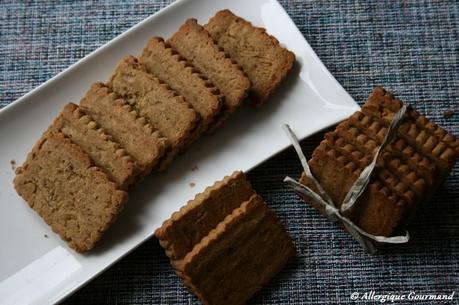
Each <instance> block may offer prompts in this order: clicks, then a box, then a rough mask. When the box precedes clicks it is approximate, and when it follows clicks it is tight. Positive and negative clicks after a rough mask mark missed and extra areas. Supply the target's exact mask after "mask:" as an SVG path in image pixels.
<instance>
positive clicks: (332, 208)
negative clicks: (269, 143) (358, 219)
mask: <svg viewBox="0 0 459 305" xmlns="http://www.w3.org/2000/svg"><path fill="white" fill-rule="evenodd" d="M406 109H407V106H406V105H405V104H402V107H401V108H400V110H399V111H398V112H397V113H396V114H395V116H394V118H393V119H392V121H391V123H390V125H389V128H388V130H387V132H386V134H385V136H384V139H383V141H382V143H381V145H380V146H379V147H378V148H377V149H376V152H375V154H374V156H373V160H372V162H371V163H370V164H369V165H368V166H366V167H365V168H364V170H363V171H362V172H361V174H360V176H359V177H358V178H357V180H356V181H355V182H354V184H353V185H352V187H351V188H350V190H349V191H348V193H347V194H346V197H345V198H344V200H343V203H342V204H341V207H340V208H339V209H338V208H337V206H336V204H335V203H334V202H333V200H332V199H331V197H330V196H329V195H328V194H327V192H326V191H325V190H324V188H323V187H322V186H321V185H320V183H319V182H318V181H317V179H316V178H315V177H314V175H313V174H312V172H311V169H310V168H309V165H308V162H307V160H306V157H305V156H304V154H303V151H302V150H301V146H300V143H299V141H298V138H297V137H296V135H295V133H294V132H293V131H292V130H291V129H290V126H289V125H287V124H284V125H283V128H284V130H285V132H286V134H287V136H288V137H289V138H290V141H291V142H292V145H293V147H294V148H295V151H296V153H297V155H298V158H299V159H300V162H301V165H302V166H303V169H304V173H305V175H306V177H307V178H308V179H309V180H310V181H311V182H312V183H313V185H314V187H315V188H316V189H317V190H318V193H317V192H315V191H313V190H312V189H311V188H309V187H308V186H306V185H303V184H302V183H300V182H298V181H296V180H294V179H292V178H290V177H289V176H287V177H285V179H284V182H286V183H288V184H290V185H291V186H292V187H293V189H294V190H295V191H297V192H300V193H302V194H304V195H306V196H308V198H309V199H310V200H312V201H314V203H316V204H318V205H320V206H322V207H324V208H325V214H326V215H327V217H328V218H330V219H331V220H333V221H334V222H338V221H342V223H343V225H344V227H345V228H346V230H347V231H348V232H349V233H350V234H351V235H352V236H353V237H354V239H356V240H357V241H358V242H359V243H360V245H361V246H362V247H363V248H364V249H365V250H366V251H367V252H369V253H371V254H374V253H376V252H377V249H376V247H375V245H374V244H373V243H372V242H371V241H370V240H373V241H376V242H379V243H386V244H402V243H406V242H408V241H409V239H410V235H409V233H408V231H406V232H405V235H403V236H392V237H386V236H378V235H373V234H370V233H368V232H366V231H364V230H362V229H361V228H360V227H359V226H357V225H356V224H355V223H354V222H353V221H352V220H350V219H349V218H348V217H347V216H346V212H347V211H348V210H349V209H350V208H352V207H353V206H354V204H355V202H357V200H358V198H359V197H360V195H362V193H363V192H364V191H365V189H366V187H367V185H368V183H369V181H370V178H371V174H372V172H373V170H374V168H375V167H376V161H377V159H378V156H379V154H380V152H381V151H382V150H383V149H384V148H385V147H386V145H387V144H389V143H390V142H391V141H392V140H393V138H394V137H395V135H396V134H397V130H398V128H399V126H400V124H401V122H402V120H403V118H404V116H405V112H406Z"/></svg>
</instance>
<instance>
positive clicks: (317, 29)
mask: <svg viewBox="0 0 459 305" xmlns="http://www.w3.org/2000/svg"><path fill="white" fill-rule="evenodd" d="M168 3H169V1H157V2H155V1H101V2H97V3H96V2H95V3H92V1H72V2H70V1H69V2H65V1H64V2H54V1H43V2H31V1H21V2H12V1H8V0H7V1H5V0H4V1H2V4H1V6H0V41H1V43H0V71H1V73H0V101H1V102H0V103H1V104H0V105H1V106H4V105H7V104H8V103H11V102H12V101H14V100H15V99H17V98H19V97H20V96H22V95H23V94H25V93H26V92H28V91H29V90H31V89H33V88H34V87H36V86H37V85H39V84H40V83H42V82H44V81H46V80H47V79H49V78H50V77H52V76H53V75H55V74H56V73H58V72H59V71H61V70H63V69H64V68H66V67H68V66H69V65H70V64H72V63H74V62H75V61H77V60H78V59H80V58H82V57H83V56H85V55H86V54H88V53H89V52H91V51H93V50H94V49H96V48H97V47H99V46H100V45H102V44H104V43H105V42H107V41H109V40H110V39H112V38H114V37H115V36H117V35H118V34H120V33H121V32H123V31H125V30H126V29H128V28H129V27H131V26H132V25H134V24H136V23H137V22H139V21H141V20H143V19H144V18H146V17H147V16H149V15H150V14H152V13H154V12H155V11H157V10H159V9H161V8H162V7H164V6H166V5H167V4H168ZM281 3H282V5H283V6H284V7H285V9H286V10H287V12H288V13H289V15H290V16H291V17H292V19H293V20H294V22H295V23H296V25H297V26H298V27H299V29H300V30H301V32H302V33H303V35H304V36H305V37H306V39H307V40H308V41H309V43H310V44H311V45H312V47H313V49H314V50H315V51H316V52H317V54H318V56H319V57H320V58H321V59H322V61H323V62H324V63H325V65H326V66H327V67H328V69H329V70H330V71H331V73H332V74H333V75H334V76H335V77H336V78H337V80H338V81H339V82H340V83H341V84H342V85H343V87H344V88H345V89H346V90H347V91H348V92H349V93H350V94H351V95H352V96H353V97H354V98H355V100H356V101H359V102H362V101H364V99H365V98H366V97H367V96H368V94H369V93H370V91H371V89H372V87H373V86H374V85H377V84H382V85H384V86H385V87H386V88H387V89H388V90H391V91H393V92H395V93H396V95H397V96H398V97H400V98H401V99H402V100H404V101H406V102H408V103H410V104H413V105H415V106H416V108H417V109H418V110H419V111H420V112H422V113H424V114H426V115H427V116H428V117H429V118H431V119H433V120H434V121H436V122H437V123H439V124H440V125H441V126H443V127H445V128H446V129H447V130H449V131H452V132H453V133H455V134H456V135H458V134H459V127H458V121H459V113H457V112H459V108H458V102H459V73H458V71H459V63H458V61H459V59H458V51H459V43H458V41H459V5H458V3H457V1H434V0H429V1H417V0H410V1H389V0H387V1H377V0H375V1H366V0H362V1H357V0H355V1H352V0H348V1H333V0H330V1H281ZM448 109H453V110H455V111H456V114H454V115H453V116H452V117H451V118H448V119H447V118H445V117H444V116H443V113H444V112H445V111H446V110H448ZM322 136H323V133H321V134H319V135H316V136H313V137H311V138H310V139H307V140H306V141H303V143H302V145H303V148H304V151H305V153H306V154H307V155H308V156H309V155H310V154H311V152H312V149H313V148H314V147H315V146H316V145H317V144H318V143H319V141H320V139H321V137H322ZM0 145H1V143H0ZM299 173H300V165H299V162H298V160H297V158H296V155H295V154H294V152H293V150H292V149H289V150H287V151H285V152H283V153H281V154H279V155H278V156H276V157H274V158H272V159H270V160H269V161H267V162H265V163H264V164H262V165H261V166H259V167H257V168H256V169H254V170H253V171H251V172H250V173H249V175H248V176H249V178H250V180H251V181H252V183H253V185H254V187H255V189H256V190H257V191H258V192H259V193H261V194H262V195H263V196H264V198H265V199H266V201H267V202H268V204H269V205H270V206H271V207H272V208H273V209H274V210H275V211H276V212H277V214H278V215H279V218H280V219H281V220H282V221H283V222H284V223H285V224H286V226H287V228H288V231H289V232H290V233H291V235H292V236H293V238H294V240H295V243H296V247H297V258H296V259H294V260H293V261H291V262H290V263H289V264H288V266H287V267H286V268H285V269H284V270H283V271H282V272H281V273H280V274H279V275H278V276H277V277H276V278H275V279H274V280H273V281H271V282H270V283H269V284H268V285H267V286H265V287H264V288H263V290H262V291H261V292H260V293H258V294H257V296H256V297H255V298H254V299H253V300H252V301H251V303H252V304H312V303H317V304H336V303H341V304H354V303H356V302H361V303H366V304H368V303H373V302H370V301H362V300H360V301H353V300H351V299H350V295H351V293H353V292H358V293H360V294H363V293H365V292H370V291H375V292H376V293H379V294H383V293H407V292H415V293H451V292H452V291H453V290H456V297H455V301H456V302H458V300H459V295H458V294H459V290H458V287H459V260H458V257H459V242H458V237H459V208H458V207H459V206H458V204H459V171H458V166H456V167H455V168H454V171H453V173H452V174H451V176H450V177H449V179H448V180H447V181H446V182H445V184H444V185H443V186H442V187H441V188H440V190H439V191H438V192H437V193H436V194H435V195H434V196H433V198H432V199H431V200H430V202H429V203H428V204H427V206H426V207H425V208H423V209H422V210H420V211H419V213H418V215H417V217H416V219H415V221H414V223H413V224H412V225H411V227H410V232H411V235H412V240H411V241H410V243H409V244H406V245H402V246H399V247H396V248H394V249H391V250H388V251H386V252H385V253H383V254H379V255H368V254H366V253H364V252H363V251H362V249H361V248H360V247H359V245H358V244H357V243H356V242H354V241H353V240H352V238H351V237H350V236H349V235H348V234H346V233H345V232H343V231H341V230H340V229H338V228H337V227H336V226H335V224H333V223H332V222H330V221H329V220H328V219H326V218H324V217H323V216H321V215H320V214H318V212H316V211H315V210H314V209H312V208H310V207H309V206H307V205H306V204H305V203H303V202H302V201H301V200H299V199H298V197H297V196H296V195H294V194H293V192H292V191H291V190H290V189H289V188H287V187H286V186H285V185H284V184H283V183H282V179H283V177H284V176H285V175H290V176H292V177H298V175H299ZM0 303H1V301H0ZM65 303H66V304H198V301H197V299H196V298H195V297H194V296H193V295H191V294H190V293H189V292H188V291H187V290H186V289H184V288H183V286H182V284H181V283H180V281H179V280H178V278H177V277H176V276H175V274H174V272H173V270H172V268H171V267H170V265H169V263H168V260H167V259H166V257H165V255H164V253H163V250H162V249H161V248H160V246H159V244H158V242H157V240H156V239H154V238H153V239H151V240H149V241H148V242H146V243H145V244H143V245H142V246H141V247H139V248H138V249H136V250H135V251H133V252H132V253H131V254H130V255H128V256H127V257H126V258H124V259H123V260H122V261H120V262H119V263H117V264H116V265H115V266H113V267H112V268H110V269H109V270H108V271H106V272H105V273H103V274H102V275H100V276H99V277H98V278H97V279H95V280H93V281H92V282H91V283H90V284H88V285H87V286H86V287H84V288H83V289H81V290H80V291H78V292H77V293H75V294H74V295H73V296H71V297H70V298H69V299H68V300H67V301H66V302H65ZM402 303H404V302H399V304H402Z"/></svg>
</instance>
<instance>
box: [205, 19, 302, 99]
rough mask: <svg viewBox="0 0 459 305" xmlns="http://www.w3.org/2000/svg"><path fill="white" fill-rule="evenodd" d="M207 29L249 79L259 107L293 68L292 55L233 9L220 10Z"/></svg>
mask: <svg viewBox="0 0 459 305" xmlns="http://www.w3.org/2000/svg"><path fill="white" fill-rule="evenodd" d="M204 28H205V29H206V30H207V31H208V32H209V34H210V36H212V38H213V39H214V40H215V41H216V43H217V44H218V45H219V46H220V47H222V48H223V50H224V51H225V53H227V54H228V55H229V56H230V57H231V58H233V59H234V60H235V61H236V62H237V63H238V64H239V65H240V66H241V67H242V69H243V70H244V72H245V73H246V74H247V76H248V77H249V79H250V82H251V84H252V87H251V90H250V99H251V100H252V102H253V103H254V104H255V105H262V104H263V103H264V102H265V101H266V100H267V99H268V97H269V96H270V95H271V94H272V92H273V91H274V89H276V88H277V87H278V86H279V85H280V83H281V82H282V80H284V78H285V77H286V76H287V74H288V72H289V71H290V70H291V69H292V67H293V64H294V62H295V55H294V54H293V53H292V52H290V51H289V50H287V49H285V48H283V47H281V46H280V45H279V42H278V41H277V39H276V38H274V37H273V36H270V35H268V34H267V33H266V30H265V29H263V28H258V27H254V26H253V25H252V24H251V23H250V22H248V21H246V20H244V19H242V18H240V17H238V16H236V15H234V14H233V13H232V12H231V11H229V10H223V11H219V12H218V13H217V14H216V15H215V16H214V17H212V18H211V19H210V20H209V23H208V24H207V25H205V26H204Z"/></svg>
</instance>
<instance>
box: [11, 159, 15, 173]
mask: <svg viewBox="0 0 459 305" xmlns="http://www.w3.org/2000/svg"><path fill="white" fill-rule="evenodd" d="M10 164H11V169H12V170H16V160H14V159H11V161H10Z"/></svg>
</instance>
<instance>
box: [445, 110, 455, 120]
mask: <svg viewBox="0 0 459 305" xmlns="http://www.w3.org/2000/svg"><path fill="white" fill-rule="evenodd" d="M453 115H454V110H453V109H451V108H449V109H448V110H446V111H445V112H443V117H444V118H445V119H449V118H450V117H452V116H453Z"/></svg>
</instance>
